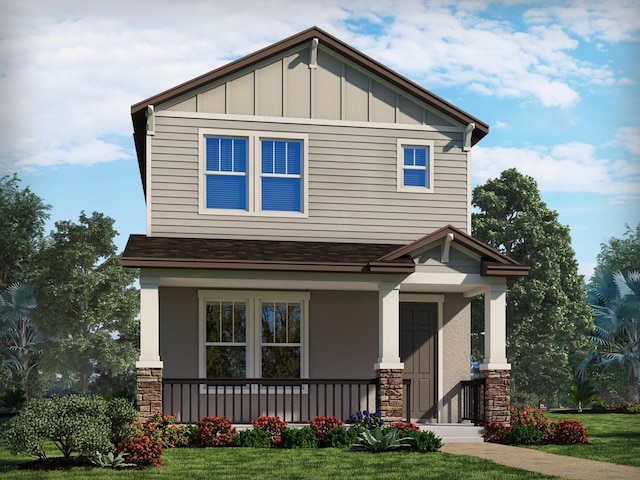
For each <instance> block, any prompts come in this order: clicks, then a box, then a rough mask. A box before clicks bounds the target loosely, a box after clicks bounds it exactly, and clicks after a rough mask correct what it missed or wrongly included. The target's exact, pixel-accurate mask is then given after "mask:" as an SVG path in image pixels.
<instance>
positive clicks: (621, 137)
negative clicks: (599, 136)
mask: <svg viewBox="0 0 640 480" xmlns="http://www.w3.org/2000/svg"><path fill="white" fill-rule="evenodd" d="M610 144H611V145H620V146H622V147H623V148H624V149H625V150H627V151H628V152H630V153H631V154H632V155H633V156H635V157H638V158H640V127H621V128H619V129H618V130H617V131H616V133H615V136H614V138H613V140H612V141H611V142H610Z"/></svg>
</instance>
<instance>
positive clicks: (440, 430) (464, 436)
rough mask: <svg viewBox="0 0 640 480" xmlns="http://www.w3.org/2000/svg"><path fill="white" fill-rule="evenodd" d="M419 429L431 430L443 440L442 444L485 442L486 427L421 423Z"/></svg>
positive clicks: (466, 424)
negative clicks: (484, 432) (483, 435)
mask: <svg viewBox="0 0 640 480" xmlns="http://www.w3.org/2000/svg"><path fill="white" fill-rule="evenodd" d="M418 427H420V430H431V431H432V432H433V433H435V434H436V435H437V436H438V437H440V438H442V443H473V442H480V443H481V442H484V438H482V431H483V430H484V427H482V426H476V425H472V424H469V423H421V424H418Z"/></svg>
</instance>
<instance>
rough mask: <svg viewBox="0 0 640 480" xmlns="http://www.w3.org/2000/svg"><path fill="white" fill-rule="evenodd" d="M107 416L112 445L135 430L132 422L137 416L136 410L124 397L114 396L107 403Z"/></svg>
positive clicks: (118, 442) (120, 441)
mask: <svg viewBox="0 0 640 480" xmlns="http://www.w3.org/2000/svg"><path fill="white" fill-rule="evenodd" d="M106 414H107V418H108V419H109V423H110V424H111V436H110V440H111V442H112V443H113V444H114V445H118V444H120V443H122V442H123V441H124V439H125V438H127V437H129V436H131V435H133V434H134V432H135V428H134V427H133V423H134V422H135V421H136V420H137V418H138V412H137V411H136V409H135V407H134V406H133V404H132V403H131V402H130V401H129V400H127V399H126V398H115V399H113V400H111V401H110V402H109V403H108V404H107V411H106Z"/></svg>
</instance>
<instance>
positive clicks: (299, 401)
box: [162, 378, 484, 425]
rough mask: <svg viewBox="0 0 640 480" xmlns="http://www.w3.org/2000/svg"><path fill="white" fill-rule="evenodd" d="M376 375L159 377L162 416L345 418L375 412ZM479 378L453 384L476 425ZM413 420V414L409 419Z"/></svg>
mask: <svg viewBox="0 0 640 480" xmlns="http://www.w3.org/2000/svg"><path fill="white" fill-rule="evenodd" d="M380 383H381V382H380V379H379V378H373V379H279V380H267V379H201V378H199V379H188V378H175V379H169V378H165V379H163V380H162V409H163V414H164V415H175V416H176V417H177V421H178V422H179V423H195V422H196V421H198V420H199V419H201V418H202V417H204V416H224V417H226V418H229V419H230V420H231V421H232V423H234V424H238V425H242V424H250V423H251V421H253V420H256V419H257V418H258V417H259V416H262V415H266V416H278V417H280V418H281V419H282V420H284V421H286V422H288V423H292V424H295V423H308V422H310V421H311V420H313V419H314V418H315V417H316V416H335V417H337V418H338V419H341V420H346V419H347V418H348V417H349V415H351V414H352V413H355V412H357V411H365V410H366V411H370V412H375V411H379V405H378V404H379V399H380V391H381V390H380ZM411 387H412V381H411V379H407V378H405V379H403V381H402V396H403V398H404V399H406V401H405V402H404V405H403V412H402V420H406V421H411V420H412V419H411V416H410V412H411ZM483 389H484V380H471V381H463V382H461V384H460V389H459V396H460V399H459V402H458V405H460V410H461V411H460V412H459V417H460V418H461V419H462V420H463V421H470V422H472V424H474V425H481V424H482V422H483V421H484V408H483V406H484V402H483V401H482V399H483V397H482V394H483ZM413 420H415V419H413Z"/></svg>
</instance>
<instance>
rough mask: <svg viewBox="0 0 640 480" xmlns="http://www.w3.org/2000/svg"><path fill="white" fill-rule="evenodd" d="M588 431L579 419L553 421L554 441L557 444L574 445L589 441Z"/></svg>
mask: <svg viewBox="0 0 640 480" xmlns="http://www.w3.org/2000/svg"><path fill="white" fill-rule="evenodd" d="M588 433H589V432H588V431H587V429H586V428H585V426H584V425H583V424H582V423H581V422H579V421H578V420H557V421H555V422H553V443H555V444H557V445H569V444H571V445H573V444H576V443H589V439H588V437H587V435H588Z"/></svg>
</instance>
